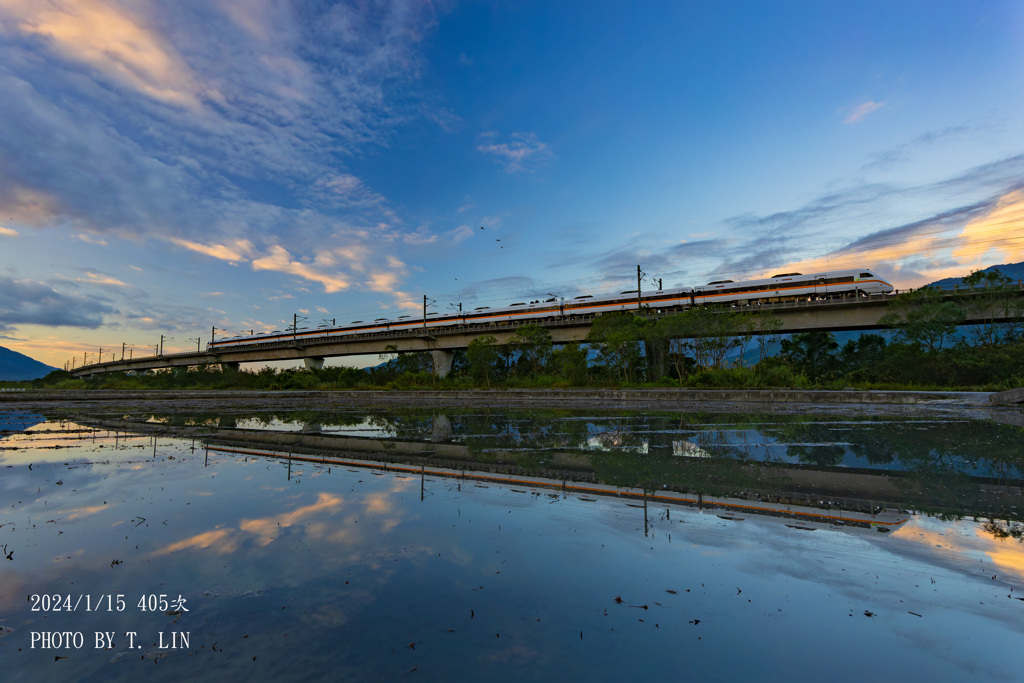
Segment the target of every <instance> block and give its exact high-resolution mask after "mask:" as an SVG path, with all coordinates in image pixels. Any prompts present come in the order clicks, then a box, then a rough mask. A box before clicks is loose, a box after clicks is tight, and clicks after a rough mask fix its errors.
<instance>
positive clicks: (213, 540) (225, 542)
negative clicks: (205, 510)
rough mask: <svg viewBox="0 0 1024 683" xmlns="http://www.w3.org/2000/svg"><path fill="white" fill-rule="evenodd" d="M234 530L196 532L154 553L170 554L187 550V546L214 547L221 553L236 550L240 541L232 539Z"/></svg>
mask: <svg viewBox="0 0 1024 683" xmlns="http://www.w3.org/2000/svg"><path fill="white" fill-rule="evenodd" d="M231 533H232V530H231V529H220V528H218V529H214V530H213V531H205V532H203V533H201V534H196V535H195V536H191V537H189V538H186V539H185V540H183V541H178V542H177V543H172V544H171V545H169V546H167V547H166V548H162V549H161V550H157V551H155V552H154V553H153V554H154V555H169V554H171V553H174V552H177V551H179V550H185V549H186V548H199V549H206V548H213V549H214V550H215V551H216V552H219V553H230V552H234V551H235V550H236V549H237V548H238V543H237V542H236V541H232V540H231V539H230V536H231Z"/></svg>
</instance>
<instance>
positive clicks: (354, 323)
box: [349, 320, 363, 325]
mask: <svg viewBox="0 0 1024 683" xmlns="http://www.w3.org/2000/svg"><path fill="white" fill-rule="evenodd" d="M361 322H363V321H362V320H353V321H352V322H350V323H349V325H358V324H359V323H361Z"/></svg>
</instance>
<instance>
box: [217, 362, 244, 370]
mask: <svg viewBox="0 0 1024 683" xmlns="http://www.w3.org/2000/svg"><path fill="white" fill-rule="evenodd" d="M241 366H242V364H241V363H225V362H221V364H220V369H221V371H222V372H238V369H239V368H240V367H241Z"/></svg>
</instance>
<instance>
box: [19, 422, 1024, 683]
mask: <svg viewBox="0 0 1024 683" xmlns="http://www.w3.org/2000/svg"><path fill="white" fill-rule="evenodd" d="M0 430H2V431H0V473H2V474H0V506H2V509H3V510H4V513H3V515H2V517H0V550H2V552H3V555H4V558H0V642H2V644H0V665H2V669H3V671H4V679H5V680H7V681H32V682H35V681H49V680H55V681H56V680H60V681H74V680H103V681H107V680H133V679H138V677H139V676H145V677H146V680H175V681H177V680H214V679H227V680H236V679H238V678H240V677H242V676H245V677H246V678H248V679H250V680H253V681H261V680H322V679H325V678H328V677H330V678H337V679H341V680H357V681H358V680H370V681H377V680H397V679H403V678H406V677H407V678H409V679H410V680H415V679H417V678H419V679H425V680H444V681H448V680H510V681H511V680H515V681H520V680H524V679H526V680H550V679H555V678H558V679H560V680H580V679H584V678H589V679H593V680H608V679H611V678H628V679H635V678H638V677H642V676H657V677H660V678H663V679H664V678H665V677H671V678H672V679H676V678H680V677H685V678H698V677H699V678H702V679H707V680H753V679H761V680H782V679H786V680H791V679H801V678H809V677H812V676H813V677H815V678H819V677H823V676H826V677H828V679H830V680H840V681H846V680H851V681H852V680H865V679H867V680H933V681H963V680H1005V681H1016V680H1020V664H1019V655H1018V654H1017V652H1016V650H1017V644H1018V643H1019V642H1020V638H1021V636H1022V634H1024V543H1022V538H1024V525H1022V519H1021V517H1022V513H1024V507H1022V505H1024V503H1022V499H1021V485H1022V483H1024V429H1022V428H1020V427H1015V426H1011V425H1007V424H1000V423H997V422H994V421H990V420H984V419H977V418H975V417H957V416H951V415H943V416H928V415H916V416H908V415H886V414H884V412H878V413H875V414H866V415H851V414H849V413H847V414H844V415H835V414H832V415H829V414H788V415H787V414H772V415H752V414H751V415H748V414H742V413H728V414H723V413H680V412H676V413H664V414H661V413H650V412H648V413H643V414H640V413H627V412H621V411H619V412H601V411H587V412H574V411H560V410H548V411H525V410H524V411H518V412H514V411H512V412H510V411H503V410H498V409H477V410H467V409H461V410H457V409H451V410H445V411H443V412H440V411H436V410H434V411H431V410H397V409H391V410H384V409H379V410H357V409H347V410H331V411H311V410H306V411H303V412H297V411H284V410H282V411H276V412H275V411H266V410H263V411H260V412H247V411H245V410H235V411H228V412H221V413H218V414H205V413H199V412H196V413H194V414H184V413H182V412H181V411H173V412H167V413H162V412H161V411H159V410H156V411H145V410H141V409H139V408H137V407H136V408H131V409H114V408H110V409H104V410H93V411H92V412H90V413H89V414H69V413H66V412H63V413H57V412H54V413H52V414H45V413H44V412H32V411H19V410H7V411H6V412H3V413H0Z"/></svg>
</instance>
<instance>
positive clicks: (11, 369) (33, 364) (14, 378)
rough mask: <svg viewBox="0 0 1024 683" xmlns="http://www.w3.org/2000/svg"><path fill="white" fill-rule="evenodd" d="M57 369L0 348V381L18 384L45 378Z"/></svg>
mask: <svg viewBox="0 0 1024 683" xmlns="http://www.w3.org/2000/svg"><path fill="white" fill-rule="evenodd" d="M56 369H57V368H53V367H50V366H49V365H47V364H46V363H40V362H39V361H37V360H36V359H35V358H30V357H29V356H26V355H25V354H23V353H18V352H17V351H11V350H10V349H5V348H4V347H2V346H0V381H6V382H20V381H22V380H26V379H38V378H40V377H45V376H46V375H48V374H50V373H51V372H53V371H54V370H56Z"/></svg>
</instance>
